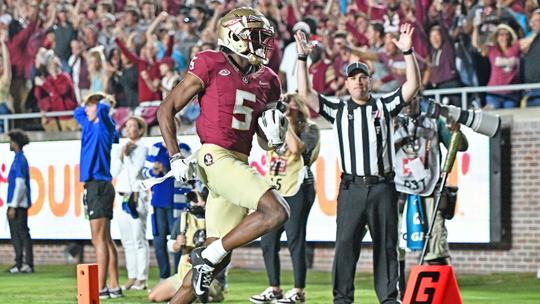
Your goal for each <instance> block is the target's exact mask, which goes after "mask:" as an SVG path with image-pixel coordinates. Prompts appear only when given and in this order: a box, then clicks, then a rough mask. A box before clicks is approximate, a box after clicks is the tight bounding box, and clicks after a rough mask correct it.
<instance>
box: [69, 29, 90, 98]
mask: <svg viewBox="0 0 540 304" xmlns="http://www.w3.org/2000/svg"><path fill="white" fill-rule="evenodd" d="M83 51H84V43H83V42H82V41H81V40H79V39H73V40H71V56H69V59H68V66H69V71H70V74H71V78H72V79H73V88H74V89H75V96H76V97H77V102H78V103H81V102H82V101H83V100H84V98H86V96H88V93H89V92H90V85H91V83H90V75H89V71H88V63H87V61H86V58H85V56H84V55H83Z"/></svg>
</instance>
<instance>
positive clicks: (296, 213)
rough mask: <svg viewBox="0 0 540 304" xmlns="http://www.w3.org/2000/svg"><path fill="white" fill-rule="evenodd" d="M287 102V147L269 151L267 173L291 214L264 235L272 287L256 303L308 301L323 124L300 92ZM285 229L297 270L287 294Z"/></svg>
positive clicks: (286, 100)
mask: <svg viewBox="0 0 540 304" xmlns="http://www.w3.org/2000/svg"><path fill="white" fill-rule="evenodd" d="M283 101H284V102H285V103H287V104H288V109H287V112H286V115H287V118H288V120H289V128H288V130H287V136H286V139H285V144H284V145H283V147H282V148H280V149H279V150H277V151H269V152H268V155H267V163H268V164H269V167H268V172H267V173H266V176H267V177H268V178H269V179H270V180H271V181H272V183H273V184H274V185H275V187H276V189H277V190H278V191H279V192H280V193H281V194H283V196H284V197H285V199H286V200H287V202H288V203H289V206H290V207H291V215H290V218H289V220H288V221H287V222H286V223H285V225H284V226H282V227H281V228H279V229H277V230H275V231H272V232H270V233H268V234H265V235H263V236H262V237H261V248H262V250H263V257H264V264H265V267H266V272H267V274H268V281H269V283H270V284H269V285H270V287H268V288H267V289H266V290H264V291H263V292H262V293H261V294H258V295H254V296H252V297H251V298H250V301H251V302H252V303H271V301H274V302H272V303H304V302H305V294H304V288H305V286H306V272H307V266H306V265H307V263H306V224H307V219H308V215H309V212H310V210H311V206H313V202H314V200H315V180H314V178H313V173H312V172H311V169H310V166H311V164H312V163H313V162H314V161H315V160H316V159H317V157H318V155H319V144H320V134H319V127H318V126H317V125H316V124H314V123H312V122H311V121H310V120H309V110H308V108H307V106H306V104H305V103H304V101H303V100H302V99H301V98H300V97H299V96H298V94H296V93H294V94H287V95H285V96H284V98H283ZM283 231H285V232H286V233H287V244H288V247H289V251H290V253H291V259H292V264H293V272H294V288H292V289H291V290H290V291H289V292H287V293H286V294H285V295H284V294H283V291H282V289H281V286H280V262H279V249H280V241H279V240H280V238H281V234H282V233H283ZM276 301H277V302H276Z"/></svg>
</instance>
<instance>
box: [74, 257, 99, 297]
mask: <svg viewBox="0 0 540 304" xmlns="http://www.w3.org/2000/svg"><path fill="white" fill-rule="evenodd" d="M98 283H99V276H98V267H97V264H79V265H77V303H78V304H99V286H98Z"/></svg>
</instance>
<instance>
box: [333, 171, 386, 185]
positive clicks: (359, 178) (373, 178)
mask: <svg viewBox="0 0 540 304" xmlns="http://www.w3.org/2000/svg"><path fill="white" fill-rule="evenodd" d="M394 176H395V173H394V172H388V173H385V174H384V176H378V175H353V174H347V173H343V174H341V179H342V180H343V181H345V182H349V183H351V182H352V183H360V184H364V185H375V184H380V183H386V182H391V181H394Z"/></svg>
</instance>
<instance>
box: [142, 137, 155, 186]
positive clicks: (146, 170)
mask: <svg viewBox="0 0 540 304" xmlns="http://www.w3.org/2000/svg"><path fill="white" fill-rule="evenodd" d="M158 153H159V147H158V146H156V144H154V145H153V146H152V147H150V149H148V154H147V155H146V160H145V162H144V167H143V176H144V177H145V178H154V177H159V175H158V174H154V172H153V171H152V167H153V166H154V161H155V158H156V156H157V155H158Z"/></svg>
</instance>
